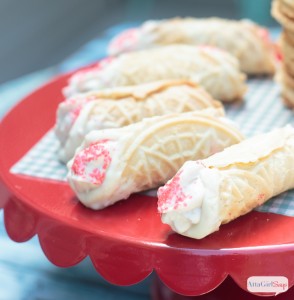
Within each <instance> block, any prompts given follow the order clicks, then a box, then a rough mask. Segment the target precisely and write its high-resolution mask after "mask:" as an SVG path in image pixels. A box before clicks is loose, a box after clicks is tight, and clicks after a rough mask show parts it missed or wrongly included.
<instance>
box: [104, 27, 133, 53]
mask: <svg viewBox="0 0 294 300" xmlns="http://www.w3.org/2000/svg"><path fill="white" fill-rule="evenodd" d="M138 34H139V29H138V28H130V29H128V30H126V31H124V32H122V33H121V34H120V35H118V36H117V37H116V38H114V39H113V41H112V42H111V43H110V46H109V53H110V55H117V54H118V53H120V52H124V51H130V50H132V48H133V46H134V45H135V44H136V42H137V40H138Z"/></svg>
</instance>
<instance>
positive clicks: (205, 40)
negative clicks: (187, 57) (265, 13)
mask: <svg viewBox="0 0 294 300" xmlns="http://www.w3.org/2000/svg"><path fill="white" fill-rule="evenodd" d="M168 44H190V45H210V46H215V47H219V48H222V49H224V50H226V51H228V52H230V53H231V54H232V55H234V56H235V57H236V58H237V59H238V60H239V62H240V67H241V70H242V71H244V72H245V73H248V74H273V73H274V71H275V51H274V47H273V42H272V41H271V40H270V38H269V34H268V32H267V30H266V29H265V28H263V27H260V26H258V25H257V24H255V23H253V22H251V21H249V20H241V21H233V20H226V19H221V18H206V19H196V18H174V19H166V20H160V21H155V20H154V21H147V22H145V23H143V24H142V25H141V26H140V27H138V28H132V29H128V30H126V31H124V32H122V33H120V34H118V35H117V36H115V37H114V38H113V40H112V41H111V42H110V45H109V48H108V52H109V54H110V55H117V54H120V53H123V52H128V51H134V50H139V49H146V48H151V47H156V46H164V45H168Z"/></svg>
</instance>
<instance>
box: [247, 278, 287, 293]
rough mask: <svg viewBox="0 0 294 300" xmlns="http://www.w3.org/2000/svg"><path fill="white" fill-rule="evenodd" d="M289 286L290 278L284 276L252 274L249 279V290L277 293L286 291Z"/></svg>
mask: <svg viewBox="0 0 294 300" xmlns="http://www.w3.org/2000/svg"><path fill="white" fill-rule="evenodd" d="M288 287H289V286H288V278H287V277H284V276H251V277H249V278H248V279H247V289H248V291H249V292H255V293H275V294H276V295H277V294H280V293H284V292H286V291H287V290H288Z"/></svg>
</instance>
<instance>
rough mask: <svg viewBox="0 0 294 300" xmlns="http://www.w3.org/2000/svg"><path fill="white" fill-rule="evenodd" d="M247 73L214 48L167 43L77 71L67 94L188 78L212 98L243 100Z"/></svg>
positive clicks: (234, 61)
mask: <svg viewBox="0 0 294 300" xmlns="http://www.w3.org/2000/svg"><path fill="white" fill-rule="evenodd" d="M245 77H246V76H245V75H244V74H243V73H241V72H240V71H239V64H238V61H237V60H236V59H235V58H234V57H233V56H231V55H230V54H229V53H226V52H224V51H222V50H219V49H217V48H213V47H205V46H202V47H196V46H187V45H170V46H165V47H159V48H154V49H148V50H141V51H137V52H131V53H125V54H122V55H121V56H118V57H116V58H113V59H112V60H111V61H110V62H108V63H107V64H104V66H99V65H98V66H97V68H96V67H93V68H92V69H90V70H87V71H80V72H78V73H76V74H75V75H73V76H72V77H71V78H70V80H69V85H68V86H67V87H66V88H65V89H64V93H65V95H66V96H70V95H73V94H77V93H84V92H87V91H90V90H95V89H105V88H113V87H118V86H129V85H136V84H140V83H147V82H152V81H157V80H165V79H186V80H187V79H188V80H192V81H195V82H197V83H198V84H200V85H201V86H203V87H204V88H205V89H206V90H207V91H208V92H209V93H210V94H211V95H212V96H213V98H215V99H218V100H222V101H233V100H239V99H242V97H243V95H244V93H245V91H246V87H245V79H246V78H245Z"/></svg>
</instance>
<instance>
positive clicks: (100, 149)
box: [71, 140, 111, 185]
mask: <svg viewBox="0 0 294 300" xmlns="http://www.w3.org/2000/svg"><path fill="white" fill-rule="evenodd" d="M108 142H109V141H108V140H101V141H99V142H98V143H94V144H91V145H90V146H89V147H87V148H85V149H83V150H82V151H81V152H79V153H78V154H77V155H76V156H75V158H74V161H73V164H72V167H71V170H72V172H73V173H74V174H75V175H76V176H79V177H80V179H82V180H83V181H87V182H90V183H92V184H94V185H101V184H102V183H103V181H104V179H105V175H106V171H107V169H108V167H109V165H110V163H111V155H110V152H109V150H108V149H107V146H106V145H107V143H108Z"/></svg>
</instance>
